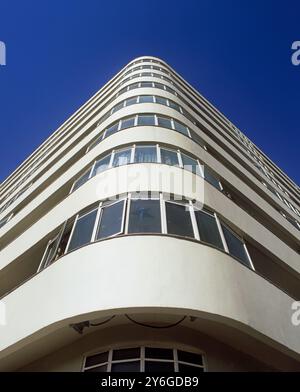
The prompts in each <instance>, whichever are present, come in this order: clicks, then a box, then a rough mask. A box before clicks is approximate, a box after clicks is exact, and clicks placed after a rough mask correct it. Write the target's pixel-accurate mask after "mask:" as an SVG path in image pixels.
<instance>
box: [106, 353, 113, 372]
mask: <svg viewBox="0 0 300 392" xmlns="http://www.w3.org/2000/svg"><path fill="white" fill-rule="evenodd" d="M112 355H113V350H112V349H110V350H109V352H108V361H107V372H111V363H112Z"/></svg>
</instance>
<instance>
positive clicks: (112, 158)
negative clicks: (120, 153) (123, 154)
mask: <svg viewBox="0 0 300 392" xmlns="http://www.w3.org/2000/svg"><path fill="white" fill-rule="evenodd" d="M114 157H115V150H112V152H111V155H110V160H109V164H108V168H109V169H111V168H112V164H113V161H114Z"/></svg>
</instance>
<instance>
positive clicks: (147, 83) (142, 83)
mask: <svg viewBox="0 0 300 392" xmlns="http://www.w3.org/2000/svg"><path fill="white" fill-rule="evenodd" d="M141 87H153V83H152V82H141Z"/></svg>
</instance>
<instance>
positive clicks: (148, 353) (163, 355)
mask: <svg viewBox="0 0 300 392" xmlns="http://www.w3.org/2000/svg"><path fill="white" fill-rule="evenodd" d="M145 358H153V359H173V350H172V349H169V348H152V347H146V348H145Z"/></svg>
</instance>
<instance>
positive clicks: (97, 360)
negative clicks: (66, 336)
mask: <svg viewBox="0 0 300 392" xmlns="http://www.w3.org/2000/svg"><path fill="white" fill-rule="evenodd" d="M107 361H108V351H106V352H104V353H99V354H96V355H91V356H90V357H87V358H86V361H85V367H89V366H93V365H98V364H101V363H104V362H107Z"/></svg>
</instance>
